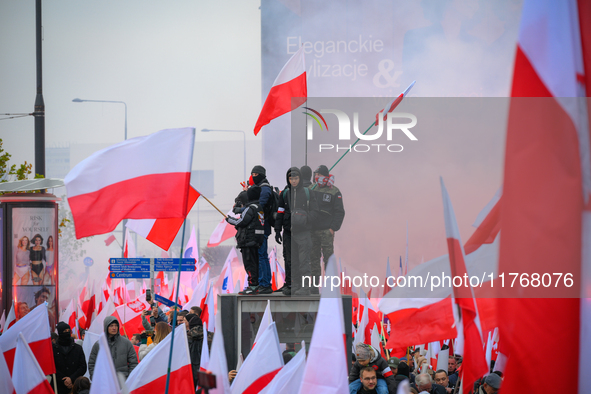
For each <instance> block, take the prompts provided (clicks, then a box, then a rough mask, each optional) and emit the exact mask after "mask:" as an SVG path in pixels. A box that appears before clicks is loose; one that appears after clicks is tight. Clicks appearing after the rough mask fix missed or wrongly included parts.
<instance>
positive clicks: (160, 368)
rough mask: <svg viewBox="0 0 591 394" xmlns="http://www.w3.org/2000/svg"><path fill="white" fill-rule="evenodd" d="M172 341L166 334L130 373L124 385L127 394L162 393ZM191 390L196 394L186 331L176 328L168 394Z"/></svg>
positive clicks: (182, 328)
mask: <svg viewBox="0 0 591 394" xmlns="http://www.w3.org/2000/svg"><path fill="white" fill-rule="evenodd" d="M171 342H172V335H167V336H166V338H164V339H163V340H162V342H160V343H159V344H158V346H156V347H155V348H154V349H153V350H152V351H150V353H148V355H147V356H146V357H144V358H143V359H142V362H141V363H139V364H138V366H137V367H136V368H135V369H134V370H133V371H132V372H131V373H130V374H129V377H128V378H127V381H126V382H125V383H126V385H127V387H128V388H129V393H130V394H151V393H163V392H164V391H165V388H166V376H167V369H168V360H169V357H170V355H171V353H170V346H171ZM204 342H205V343H207V336H206V337H204ZM193 391H195V386H193V370H192V368H191V356H190V355H189V345H188V344H187V331H186V330H185V328H184V327H177V328H175V330H174V344H173V349H172V363H171V366H170V380H169V386H168V393H170V394H181V393H192V392H193Z"/></svg>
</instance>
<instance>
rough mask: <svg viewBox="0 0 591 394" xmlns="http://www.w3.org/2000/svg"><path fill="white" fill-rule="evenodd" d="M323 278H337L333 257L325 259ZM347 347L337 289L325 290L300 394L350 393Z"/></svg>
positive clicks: (319, 307)
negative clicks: (327, 356)
mask: <svg viewBox="0 0 591 394" xmlns="http://www.w3.org/2000/svg"><path fill="white" fill-rule="evenodd" d="M326 275H327V276H329V277H332V276H335V275H337V267H336V259H335V257H334V255H333V256H331V257H330V258H329V259H328V264H327V267H326ZM346 343H347V337H346V334H345V326H344V317H343V302H342V300H341V293H340V289H338V288H336V289H332V288H331V287H330V286H328V287H325V288H323V289H322V295H321V297H320V305H319V306H318V314H317V317H316V323H315V325H314V332H313V333H312V342H311V343H310V349H309V352H308V361H307V362H306V368H305V372H304V376H303V378H302V385H301V387H300V391H299V392H300V393H301V394H307V393H324V394H332V393H334V394H347V393H349V379H348V377H349V373H348V371H349V369H348V366H347V353H348V352H350V351H351V350H350V349H345V347H346ZM327 354H330V360H331V362H330V363H327V362H326V355H327Z"/></svg>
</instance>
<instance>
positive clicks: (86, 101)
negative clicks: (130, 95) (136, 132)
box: [72, 98, 127, 140]
mask: <svg viewBox="0 0 591 394" xmlns="http://www.w3.org/2000/svg"><path fill="white" fill-rule="evenodd" d="M72 101H73V102H74V103H116V104H123V105H124V106H125V140H127V104H126V103H125V102H124V101H110V100H82V99H79V98H75V99H74V100H72Z"/></svg>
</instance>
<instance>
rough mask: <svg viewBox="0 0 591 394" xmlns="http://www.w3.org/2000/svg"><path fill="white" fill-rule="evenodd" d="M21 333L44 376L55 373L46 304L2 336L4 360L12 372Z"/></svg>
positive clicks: (1, 344)
mask: <svg viewBox="0 0 591 394" xmlns="http://www.w3.org/2000/svg"><path fill="white" fill-rule="evenodd" d="M19 333H22V334H23V335H24V338H25V340H26V341H27V342H28V344H29V346H30V347H31V349H32V351H33V354H34V355H35V357H36V358H37V360H38V361H39V364H40V365H41V368H42V369H43V375H51V374H52V373H55V363H54V362H53V348H52V344H51V329H50V328H49V315H48V314H47V304H46V303H44V304H41V305H39V306H37V307H36V308H35V309H33V310H32V311H31V312H29V313H28V314H27V315H26V316H25V317H23V318H22V319H20V320H19V321H17V322H16V323H14V325H13V326H12V327H10V329H8V331H6V332H5V333H4V334H2V335H1V336H0V348H2V350H4V358H5V359H6V364H7V365H8V369H10V370H11V371H12V368H13V363H14V357H15V351H16V345H17V339H18V336H19Z"/></svg>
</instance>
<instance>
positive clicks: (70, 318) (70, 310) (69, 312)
mask: <svg viewBox="0 0 591 394" xmlns="http://www.w3.org/2000/svg"><path fill="white" fill-rule="evenodd" d="M60 321H63V322H65V323H68V325H69V326H70V329H72V330H73V329H74V327H76V311H75V310H74V300H70V303H69V304H68V307H67V308H66V310H65V312H64V313H62V315H61V316H60Z"/></svg>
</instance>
